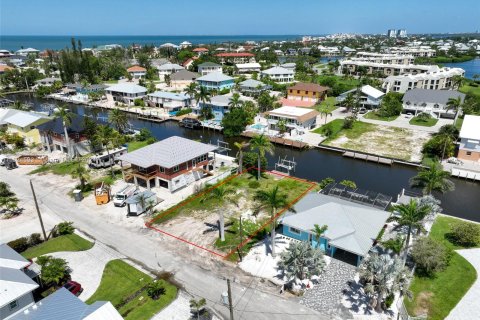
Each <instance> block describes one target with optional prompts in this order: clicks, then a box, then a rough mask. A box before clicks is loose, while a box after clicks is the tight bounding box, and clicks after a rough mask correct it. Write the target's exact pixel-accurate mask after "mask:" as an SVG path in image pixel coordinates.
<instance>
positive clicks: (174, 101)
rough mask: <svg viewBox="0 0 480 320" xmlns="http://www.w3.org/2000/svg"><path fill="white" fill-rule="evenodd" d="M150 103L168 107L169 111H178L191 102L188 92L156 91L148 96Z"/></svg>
mask: <svg viewBox="0 0 480 320" xmlns="http://www.w3.org/2000/svg"><path fill="white" fill-rule="evenodd" d="M147 99H148V101H149V102H150V105H152V106H155V107H159V108H164V109H167V110H168V111H169V112H176V111H179V110H180V109H182V108H186V107H188V106H190V104H191V101H192V100H191V98H190V96H188V95H186V94H180V93H173V92H165V91H155V92H154V93H150V94H149V95H148V96H147Z"/></svg>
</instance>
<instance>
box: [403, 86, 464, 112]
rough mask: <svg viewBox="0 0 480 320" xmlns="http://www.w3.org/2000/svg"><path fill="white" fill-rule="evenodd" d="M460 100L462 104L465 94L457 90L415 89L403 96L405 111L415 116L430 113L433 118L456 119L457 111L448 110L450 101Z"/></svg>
mask: <svg viewBox="0 0 480 320" xmlns="http://www.w3.org/2000/svg"><path fill="white" fill-rule="evenodd" d="M457 98H460V99H461V101H462V103H463V101H464V100H465V94H463V93H460V92H458V91H455V90H429V89H420V88H414V89H411V90H408V91H407V92H405V95H404V96H403V99H402V102H403V110H404V111H405V112H410V113H413V114H415V115H417V114H418V113H421V112H423V113H428V114H430V115H431V116H433V117H436V118H440V117H444V118H454V117H455V114H456V111H455V110H449V109H448V105H447V103H448V100H449V99H457Z"/></svg>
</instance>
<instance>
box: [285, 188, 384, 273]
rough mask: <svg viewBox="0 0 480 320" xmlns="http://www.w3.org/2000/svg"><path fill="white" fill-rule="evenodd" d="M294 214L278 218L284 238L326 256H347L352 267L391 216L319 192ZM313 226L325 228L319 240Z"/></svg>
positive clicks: (359, 259) (369, 247) (297, 205)
mask: <svg viewBox="0 0 480 320" xmlns="http://www.w3.org/2000/svg"><path fill="white" fill-rule="evenodd" d="M295 210H296V211H297V213H296V214H291V215H287V216H285V217H283V218H282V219H281V225H282V233H283V235H285V236H287V237H290V238H293V239H296V240H300V241H308V242H309V243H310V244H311V245H312V246H314V247H319V248H320V249H321V250H322V251H324V252H325V253H326V254H328V255H329V256H332V257H335V256H336V255H340V254H342V255H348V256H350V257H351V260H352V262H353V263H354V264H355V265H357V266H358V265H360V262H361V261H362V259H363V258H364V257H365V256H366V255H367V254H368V252H369V251H370V249H371V248H372V246H373V243H374V241H375V239H376V238H377V236H378V233H379V232H380V231H381V230H382V228H383V227H384V225H385V223H386V222H387V219H388V218H389V217H390V213H389V212H387V211H383V210H380V209H377V208H375V207H369V206H366V205H364V204H360V203H356V202H351V201H347V200H343V199H340V198H337V197H333V196H330V195H326V194H321V193H309V194H307V195H306V196H305V197H304V198H302V199H301V200H300V201H299V202H297V203H296V204H295ZM315 225H319V226H323V225H326V226H327V230H326V231H325V233H324V235H323V236H321V237H320V239H319V241H317V238H316V237H315V234H314V232H313V231H312V229H314V227H315Z"/></svg>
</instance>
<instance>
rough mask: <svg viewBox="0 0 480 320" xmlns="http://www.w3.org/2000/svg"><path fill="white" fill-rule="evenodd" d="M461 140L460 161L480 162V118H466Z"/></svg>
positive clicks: (467, 116)
mask: <svg viewBox="0 0 480 320" xmlns="http://www.w3.org/2000/svg"><path fill="white" fill-rule="evenodd" d="M459 138H460V147H459V149H458V159H461V160H468V161H477V162H480V116H473V115H466V116H465V118H464V119H463V124H462V129H461V130H460V135H459Z"/></svg>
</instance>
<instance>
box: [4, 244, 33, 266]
mask: <svg viewBox="0 0 480 320" xmlns="http://www.w3.org/2000/svg"><path fill="white" fill-rule="evenodd" d="M29 264H30V262H29V261H28V260H27V259H25V258H24V257H22V255H21V254H19V253H18V252H17V251H15V250H13V249H12V248H10V247H9V246H8V245H7V244H5V243H2V244H0V267H5V268H13V269H18V270H20V269H22V268H25V267H26V266H28V265H29Z"/></svg>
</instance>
